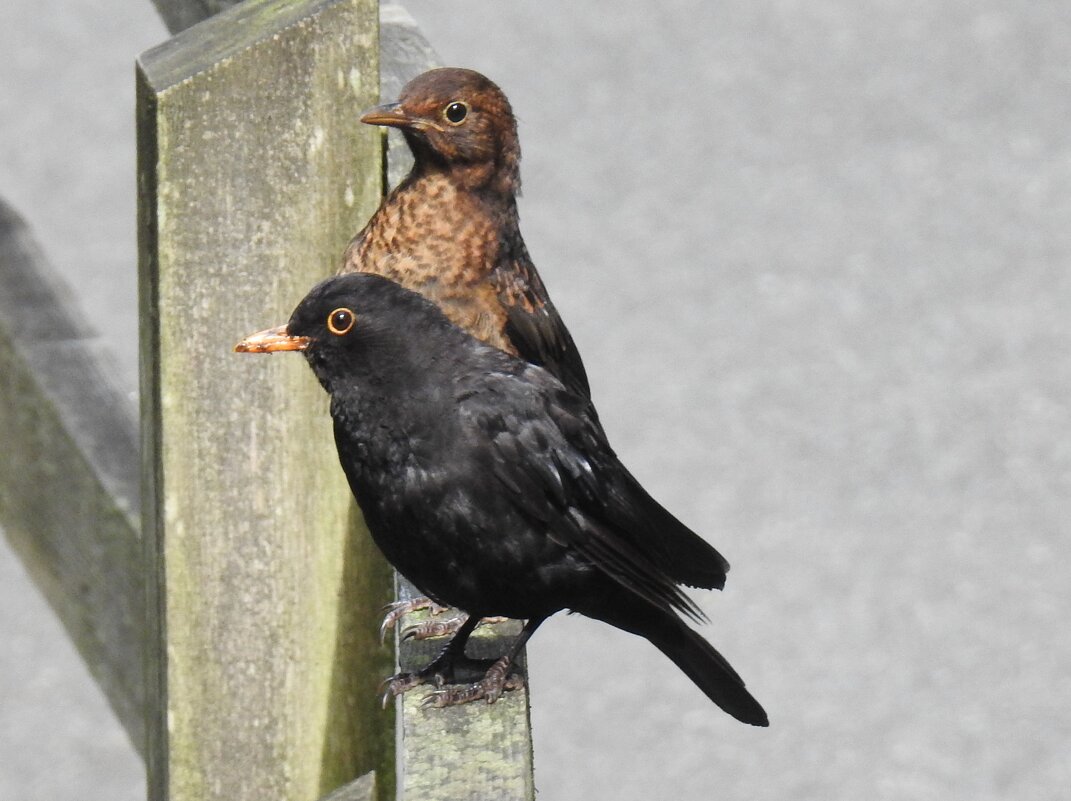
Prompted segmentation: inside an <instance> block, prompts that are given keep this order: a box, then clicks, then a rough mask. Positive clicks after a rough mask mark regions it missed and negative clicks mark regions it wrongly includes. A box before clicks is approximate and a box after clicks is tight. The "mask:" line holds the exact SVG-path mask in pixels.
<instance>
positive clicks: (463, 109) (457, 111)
mask: <svg viewBox="0 0 1071 801" xmlns="http://www.w3.org/2000/svg"><path fill="white" fill-rule="evenodd" d="M468 113H469V107H468V106H466V105H465V104H464V103H462V102H461V101H460V100H455V101H454V102H453V103H451V104H450V105H449V106H447V107H446V109H445V110H444V111H443V116H444V117H446V121H447V122H449V123H450V124H451V125H460V124H461V123H463V122H464V121H465V117H467V116H468Z"/></svg>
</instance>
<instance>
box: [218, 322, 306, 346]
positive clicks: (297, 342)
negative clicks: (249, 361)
mask: <svg viewBox="0 0 1071 801" xmlns="http://www.w3.org/2000/svg"><path fill="white" fill-rule="evenodd" d="M309 342H310V340H309V338H308V337H292V336H290V334H288V333H287V332H286V326H285V325H280V326H278V327H277V328H269V329H268V330H267V331H258V332H257V333H255V334H250V335H249V336H247V337H246V338H245V339H243V340H242V341H241V342H239V343H238V344H237V345H235V346H234V352H235V353H275V352H276V351H279V350H305V348H307V347H308V346H309Z"/></svg>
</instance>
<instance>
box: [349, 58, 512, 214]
mask: <svg viewBox="0 0 1071 801" xmlns="http://www.w3.org/2000/svg"><path fill="white" fill-rule="evenodd" d="M361 122H365V123H368V124H369V125H386V126H388V127H391V128H399V129H401V131H402V133H404V134H405V138H406V141H407V142H408V143H409V147H410V149H411V150H412V151H413V157H414V158H415V160H416V168H417V169H418V170H419V169H424V170H428V169H436V168H437V169H441V170H443V171H445V172H446V173H447V174H449V175H451V176H452V177H453V178H454V179H455V180H457V181H458V182H459V183H461V184H462V185H463V186H465V187H466V188H468V189H484V188H489V189H492V190H494V191H497V192H500V193H502V194H506V195H516V194H517V193H518V192H519V191H520V183H521V181H520V159H521V150H520V145H519V143H518V139H517V121H516V120H515V119H514V117H513V110H512V109H511V108H510V104H509V100H507V99H506V96H505V95H504V94H503V93H502V90H501V89H499V88H498V87H497V86H496V85H495V84H494V83H492V82H491V81H490V80H489V79H487V78H485V77H484V76H483V75H481V74H480V73H478V72H474V71H472V70H466V69H460V68H456V67H444V68H442V69H435V70H430V71H428V72H425V73H423V74H422V75H418V76H417V77H416V78H414V79H413V80H411V81H410V82H409V83H408V84H406V85H405V88H403V89H402V94H401V97H400V98H399V99H398V102H396V103H387V104H385V105H382V106H376V107H375V108H372V109H369V110H368V111H366V112H365V113H364V114H363V115H362V116H361Z"/></svg>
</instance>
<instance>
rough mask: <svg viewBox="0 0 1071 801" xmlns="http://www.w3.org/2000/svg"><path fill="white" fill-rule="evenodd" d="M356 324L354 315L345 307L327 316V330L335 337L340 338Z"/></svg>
mask: <svg viewBox="0 0 1071 801" xmlns="http://www.w3.org/2000/svg"><path fill="white" fill-rule="evenodd" d="M356 322H357V315H356V314H354V313H353V312H352V311H350V310H349V309H347V308H345V307H340V308H338V309H335V310H334V311H333V312H331V313H330V314H329V315H327V330H328V331H330V332H331V333H332V334H334V335H335V336H336V337H342V336H345V335H346V334H348V333H349V332H350V331H351V330H353V325H354V323H356Z"/></svg>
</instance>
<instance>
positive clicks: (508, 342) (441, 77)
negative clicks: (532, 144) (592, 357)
mask: <svg viewBox="0 0 1071 801" xmlns="http://www.w3.org/2000/svg"><path fill="white" fill-rule="evenodd" d="M361 120H362V122H366V123H369V124H372V125H386V126H390V127H393V128H398V129H400V130H401V131H402V133H403V134H404V135H405V139H406V141H407V142H408V144H409V148H410V150H412V151H413V157H414V160H415V163H414V166H413V169H412V171H411V172H410V174H409V175H408V176H407V177H406V179H405V180H404V181H402V182H401V183H400V184H399V185H398V187H397V188H396V189H395V190H394V191H393V192H391V194H390V195H389V196H388V197H387V199H386V200H385V201H384V202H383V205H382V206H380V208H379V210H378V211H377V212H376V213H375V214H374V215H373V216H372V219H371V220H369V221H368V224H367V225H366V226H365V227H364V230H362V231H361V232H360V233H359V234H357V236H355V237H354V238H353V241H352V242H350V245H349V247H348V248H347V249H346V254H345V256H344V258H343V264H342V268H341V270H340V273H349V272H368V273H376V274H378V275H382V276H384V277H386V278H389V279H391V280H393V281H396V282H397V283H399V284H401V285H402V286H404V287H406V288H408V289H411V290H414V291H416V292H419V293H421V294H422V295H424V296H425V297H427V298H428V299H430V300H432V301H433V302H434V303H436V304H437V305H438V306H439V307H440V308H441V309H442V310H443V311H444V312H445V313H446V315H447V317H449V318H450V320H451V321H452V322H454V323H455V324H457V325H459V326H460V327H462V328H464V329H465V330H466V331H468V332H469V333H471V334H472V335H473V336H475V337H476V338H478V339H480V340H482V341H484V342H486V343H488V344H489V345H493V346H494V347H497V348H500V349H501V350H504V351H506V352H508V353H511V354H514V355H517V356H520V357H521V358H522V359H525V360H527V361H529V362H532V363H533V364H538V365H541V366H543V367H544V368H546V369H547V370H549V371H550V372H551V373H552V374H554V375H555V376H556V377H557V378H558V379H559V380H561V381H562V383H564V384H565V385H566V386H568V387H569V388H571V389H573V390H575V391H577V392H580V393H582V394H583V395H589V394H590V391H589V388H588V380H587V375H586V374H585V372H584V365H583V363H582V362H581V360H580V354H579V353H578V352H577V349H576V345H575V344H574V343H573V338H572V336H570V334H569V331H568V329H566V327H565V324H564V323H562V320H561V318H560V317H559V316H558V312H557V310H556V309H555V308H554V304H553V303H551V301H550V298H549V297H548V295H547V290H546V288H545V287H544V285H543V281H542V279H541V278H540V277H539V273H538V272H536V268H535V265H533V264H532V260H531V258H530V257H529V256H528V250H527V248H525V245H524V240H523V239H522V238H521V232H520V224H519V220H518V215H517V194H518V192H519V191H520V184H521V180H520V170H519V165H520V145H519V143H518V140H517V123H516V120H515V119H514V117H513V111H512V109H511V108H510V104H509V100H507V99H506V96H505V95H504V94H503V93H502V90H501V89H499V88H498V87H497V86H496V85H495V84H494V83H492V82H491V81H490V80H488V79H487V78H485V77H484V76H483V75H481V74H479V73H478V72H473V71H472V70H465V69H456V68H444V69H436V70H431V71H430V72H425V73H424V74H422V75H419V76H417V77H416V78H414V79H413V80H412V81H410V82H409V83H408V84H407V85H406V86H405V88H404V89H403V90H402V93H401V97H400V98H399V100H398V102H396V103H389V104H386V105H383V106H377V107H376V108H374V109H371V110H369V111H367V112H366V113H365V114H364V115H363V116H362V117H361Z"/></svg>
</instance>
